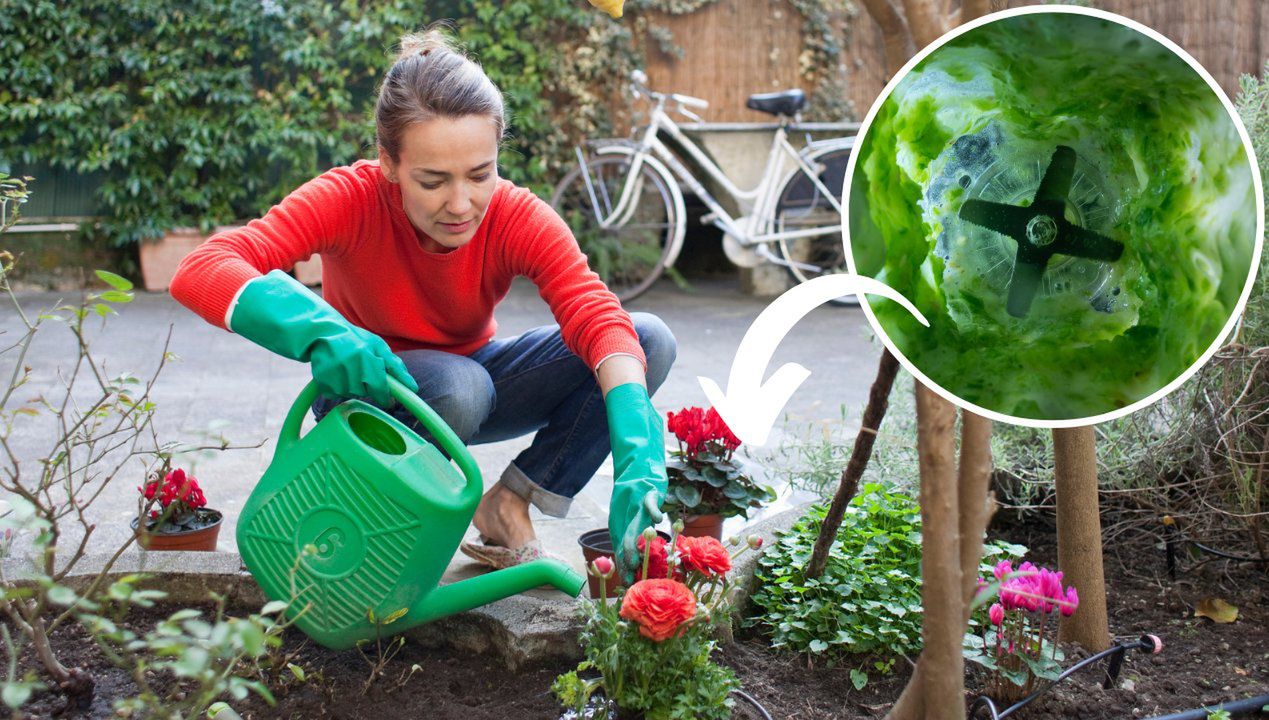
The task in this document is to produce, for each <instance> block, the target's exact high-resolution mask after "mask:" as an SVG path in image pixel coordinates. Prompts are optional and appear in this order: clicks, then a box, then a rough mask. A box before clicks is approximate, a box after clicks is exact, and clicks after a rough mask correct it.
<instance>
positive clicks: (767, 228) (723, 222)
mask: <svg viewBox="0 0 1269 720" xmlns="http://www.w3.org/2000/svg"><path fill="white" fill-rule="evenodd" d="M667 99H669V98H667V97H661V98H659V99H658V100H657V103H656V105H655V106H654V107H653V110H652V116H651V119H650V121H649V123H648V127H647V129H646V130H645V131H644V133H643V137H642V139H641V140H640V141H639V143H638V144H637V145H636V147H635V152H634V154H633V156H632V158H631V167H630V172H629V174H628V175H627V176H626V182H625V183H624V184H623V186H622V191H621V197H620V198H618V201H617V204H616V205H615V206H614V207H613V211H612V212H611V213H609V214H608V216H607V217H604V218H600V217H596V220H597V221H598V222H599V224H600V226H601V227H604V228H607V227H611V226H613V225H621V224H622V223H624V222H626V221H628V219H629V217H628V216H629V215H631V214H632V213H633V211H634V207H633V205H634V203H632V202H631V198H632V197H634V194H635V190H636V187H635V186H636V185H637V184H638V180H637V179H638V177H639V171H640V169H641V168H642V166H643V163H644V159H645V158H646V157H647V156H648V154H649V153H652V154H654V155H655V156H656V157H657V158H659V159H660V160H661V161H662V162H663V163H665V165H666V167H668V168H669V169H670V171H671V172H673V173H674V175H675V176H676V177H677V178H678V179H679V181H680V182H682V183H683V184H684V185H685V186H687V188H688V189H690V190H691V191H692V192H694V193H696V195H697V196H698V197H700V198H701V200H702V201H703V202H704V203H705V205H706V207H708V208H709V210H710V214H709V215H707V216H706V217H707V218H709V219H710V220H712V222H713V224H714V225H716V226H718V227H719V228H721V229H722V230H723V232H725V233H727V234H728V235H730V236H731V237H733V238H735V239H736V240H737V241H738V242H739V243H740V244H741V245H743V246H746V247H751V246H754V245H761V244H765V243H771V242H777V241H780V240H796V239H799V238H807V237H817V236H820V235H825V234H828V233H830V232H837V231H838V230H840V227H839V226H838V225H836V224H834V225H830V226H824V227H815V228H806V229H802V230H794V231H779V232H772V226H773V224H774V221H775V213H776V205H777V203H778V202H779V198H778V197H777V194H778V192H779V190H780V189H781V188H783V187H784V186H785V185H786V184H787V183H788V181H789V179H790V178H791V177H792V176H793V174H794V173H797V172H802V173H805V174H806V175H807V177H808V178H809V179H810V180H811V182H813V183H814V184H815V186H816V188H817V189H818V190H819V191H820V192H821V193H823V194H824V196H825V197H826V198H828V200H829V202H830V203H831V204H832V206H833V209H834V210H836V211H837V212H838V214H839V215H840V214H841V211H842V208H841V203H840V201H839V199H838V198H837V197H835V196H834V195H833V193H831V192H830V191H829V190H828V188H827V187H825V185H824V184H823V182H822V181H821V180H820V178H819V173H818V172H817V171H816V169H815V168H813V167H812V166H811V165H810V164H809V163H808V162H807V159H806V158H805V157H803V155H802V154H801V153H799V152H798V150H797V149H796V148H795V147H793V145H792V144H790V143H789V140H788V130H787V128H786V126H785V123H784V122H781V123H780V126H779V127H777V128H776V131H775V136H774V137H773V138H772V142H771V149H770V150H769V151H768V154H767V163H766V166H765V167H764V168H763V173H762V179H761V180H760V181H759V182H758V185H757V187H755V188H753V189H751V190H742V189H740V188H738V187H736V185H735V183H733V182H732V181H731V179H730V178H728V177H727V175H726V173H725V172H723V170H722V169H721V168H719V167H718V165H717V164H715V163H714V162H713V161H712V160H710V158H709V157H708V156H707V155H706V154H705V152H704V151H703V150H701V149H700V147H699V146H698V145H697V144H696V143H695V142H693V141H692V140H691V139H690V138H688V137H687V135H686V134H684V133H683V131H682V130H681V129H680V128H679V126H678V124H677V123H675V122H674V120H673V119H672V118H671V117H670V116H669V114H668V113H667V112H666V111H665V102H666V100H667ZM662 131H664V132H666V133H667V134H669V136H670V137H672V138H674V139H675V141H677V142H678V143H679V144H680V145H681V146H682V147H683V148H684V150H685V151H686V152H687V154H688V155H689V156H690V157H691V158H692V160H694V161H695V162H696V163H698V164H699V166H700V167H701V169H703V170H704V171H705V172H706V173H707V174H708V175H709V176H710V177H711V178H712V179H713V180H714V181H715V182H717V183H718V184H719V186H721V187H722V189H723V190H724V191H725V192H726V193H727V194H728V195H730V196H731V198H732V199H733V200H734V201H735V202H736V204H737V206H738V207H739V208H740V210H741V213H742V214H741V216H740V217H739V218H736V217H732V215H731V214H730V213H728V212H727V210H726V209H724V208H723V206H722V205H721V204H720V203H719V202H718V200H717V199H716V198H715V197H714V196H713V194H711V193H710V192H709V190H707V189H706V188H705V186H704V185H703V184H701V182H700V181H698V180H697V179H696V177H695V176H694V175H693V174H692V172H691V170H689V169H688V168H687V167H685V166H684V164H683V163H682V162H681V161H680V160H679V159H678V157H677V156H676V155H675V154H674V153H673V152H672V151H671V150H670V148H669V147H668V146H666V144H665V143H664V142H662V140H661V138H660V137H659V134H660V133H661V132H662ZM785 156H787V157H789V158H792V159H793V161H794V163H795V165H796V167H795V169H793V170H792V171H790V172H787V173H786V172H782V170H783V167H784V166H783V162H784V158H785ZM583 167H585V165H584V164H583ZM585 181H586V184H587V188H588V190H589V189H590V186H591V182H590V177H589V172H587V173H585ZM591 192H592V195H593V191H591ZM592 199H593V198H592ZM594 207H595V208H596V211H598V206H597V205H595V206H594ZM746 210H749V211H750V212H748V213H747V214H745V213H746Z"/></svg>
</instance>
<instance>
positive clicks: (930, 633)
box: [916, 383, 965, 720]
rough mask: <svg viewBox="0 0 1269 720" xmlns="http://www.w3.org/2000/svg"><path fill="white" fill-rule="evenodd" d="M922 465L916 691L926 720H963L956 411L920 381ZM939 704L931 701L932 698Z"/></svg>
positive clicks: (917, 390) (919, 417) (918, 406)
mask: <svg viewBox="0 0 1269 720" xmlns="http://www.w3.org/2000/svg"><path fill="white" fill-rule="evenodd" d="M916 406H917V454H918V456H919V458H920V468H921V538H922V540H921V604H922V607H923V608H924V616H923V621H922V629H921V634H922V639H923V643H924V649H923V650H922V651H921V657H922V660H923V663H922V664H923V665H924V666H925V670H924V672H923V673H922V687H921V694H922V695H924V696H925V698H926V699H927V700H930V702H926V703H925V718H926V720H964V718H965V703H964V700H963V698H964V695H965V661H964V659H963V657H962V656H961V638H962V636H963V635H964V621H963V619H962V612H963V608H964V602H963V601H962V598H961V564H960V538H959V537H958V535H959V532H960V530H959V515H960V513H959V511H958V507H957V506H958V504H959V503H958V497H957V489H956V484H957V483H956V444H955V437H954V436H953V434H952V433H953V429H954V426H955V424H956V409H955V408H954V407H953V406H952V404H951V403H949V402H948V401H946V400H944V399H943V398H941V397H939V396H938V395H936V394H935V393H934V392H933V391H932V390H929V389H927V388H926V387H925V386H924V385H921V384H920V383H918V384H917V388H916ZM936 699H937V700H938V702H934V700H936Z"/></svg>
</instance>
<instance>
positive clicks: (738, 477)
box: [661, 407, 775, 540]
mask: <svg viewBox="0 0 1269 720" xmlns="http://www.w3.org/2000/svg"><path fill="white" fill-rule="evenodd" d="M666 427H667V428H668V429H669V430H670V432H672V433H674V437H675V438H677V439H678V445H679V446H678V449H677V450H674V451H672V452H671V454H672V455H673V459H672V460H671V461H670V462H669V463H667V464H666V473H667V475H668V477H669V488H668V490H667V492H666V495H665V502H663V503H662V505H661V508H662V509H663V510H664V511H665V512H667V513H669V514H670V515H671V516H672V517H679V518H682V519H683V523H684V528H683V534H684V535H689V536H711V537H714V538H716V539H719V540H721V539H722V537H723V520H725V519H726V518H729V517H732V516H734V515H744V516H748V514H749V509H750V508H755V507H761V506H762V504H763V503H766V502H770V501H771V500H773V499H774V498H775V491H773V490H772V489H771V488H768V487H764V486H762V485H759V484H757V483H756V482H754V481H753V479H752V478H750V477H749V476H748V475H747V474H746V473H745V470H744V468H743V467H742V466H741V464H740V462H739V461H738V460H737V459H736V455H735V453H736V449H737V448H739V447H740V438H737V437H736V436H735V434H733V433H732V431H731V428H729V427H727V423H725V422H723V419H722V417H721V416H719V414H718V411H717V410H715V409H714V408H710V409H709V410H702V409H701V408H698V407H689V408H683V409H682V410H680V411H679V412H677V413H673V412H672V413H669V414H668V415H667V421H666Z"/></svg>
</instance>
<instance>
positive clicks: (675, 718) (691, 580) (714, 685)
mask: <svg viewBox="0 0 1269 720" xmlns="http://www.w3.org/2000/svg"><path fill="white" fill-rule="evenodd" d="M681 528H682V523H681V522H678V523H675V530H676V534H675V535H674V536H672V537H671V539H670V541H669V542H665V541H664V540H663V539H662V538H658V537H657V535H656V534H654V533H653V531H652V529H651V528H649V529H648V530H647V531H645V533H644V535H643V537H642V538H641V541H640V543H639V545H640V549H641V558H642V567H641V570H640V573H639V574H640V575H641V576H642V577H643V578H644V579H642V580H639V581H638V582H636V583H634V584H633V585H631V586H630V588H629V589H627V590H626V591H625V592H624V593H622V594H621V595H620V596H619V597H615V598H613V601H612V602H609V596H610V595H611V594H612V593H611V590H610V589H609V588H610V586H611V585H612V584H613V582H614V579H615V578H616V567H615V565H614V563H613V562H612V561H611V560H609V559H608V558H600V559H597V560H595V561H594V562H592V563H590V565H589V566H588V570H589V573H590V575H591V576H592V577H595V578H596V579H597V580H598V581H599V583H600V584H601V588H602V589H601V593H600V598H599V599H598V600H596V601H583V602H582V604H581V611H582V613H583V615H584V618H585V625H584V627H583V629H582V632H581V636H580V641H581V645H582V650H583V653H584V654H585V658H584V659H583V660H582V662H581V664H579V665H578V666H577V669H575V670H572V671H569V672H567V673H564V674H563V675H560V676H559V677H558V678H556V680H555V683H554V684H552V686H551V691H552V692H553V693H554V694H555V696H556V698H557V699H558V700H559V701H560V702H561V704H563V705H564V707H565V708H566V712H565V714H564V715H562V717H587V718H596V719H598V718H616V717H646V718H661V719H664V720H689V719H691V720H724V719H725V718H730V717H731V716H732V707H733V704H734V703H735V701H736V698H740V699H742V700H743V701H745V702H749V703H753V704H756V701H754V700H751V699H749V698H748V696H746V695H744V694H743V693H739V692H738V690H739V686H740V683H739V681H738V680H737V679H736V674H735V673H734V672H733V671H732V670H731V668H728V667H725V666H723V665H719V664H717V663H715V662H714V661H713V660H712V659H711V655H712V653H713V651H714V649H715V646H716V641H715V637H716V631H717V630H718V629H720V626H722V625H726V624H727V623H730V621H731V602H732V595H731V593H730V592H729V591H730V589H731V586H730V583H729V580H728V577H727V576H728V573H729V572H730V571H731V566H732V561H733V560H734V559H735V557H736V556H738V555H739V554H740V553H742V552H744V551H745V550H746V549H748V548H754V549H756V548H758V547H760V546H761V545H762V542H761V538H758V537H756V536H755V537H752V538H750V542H749V544H748V548H746V547H741V548H740V549H739V550H738V551H737V552H736V554H735V555H732V554H730V553H729V552H728V550H727V549H726V548H725V547H724V546H723V544H722V543H720V542H719V541H718V540H716V539H714V538H712V537H691V536H684V535H682V534H680V533H678V532H677V531H679V530H681ZM735 540H737V541H738V540H739V539H738V538H736V539H735ZM764 712H765V711H764ZM618 713H621V714H620V715H618ZM626 713H630V715H627V714H626ZM768 717H769V715H768Z"/></svg>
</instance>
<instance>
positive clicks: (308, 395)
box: [278, 375, 483, 489]
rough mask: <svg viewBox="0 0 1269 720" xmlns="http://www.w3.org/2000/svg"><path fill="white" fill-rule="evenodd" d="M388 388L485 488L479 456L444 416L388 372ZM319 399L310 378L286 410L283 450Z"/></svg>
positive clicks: (297, 434) (296, 438) (468, 475)
mask: <svg viewBox="0 0 1269 720" xmlns="http://www.w3.org/2000/svg"><path fill="white" fill-rule="evenodd" d="M388 390H389V391H391V392H392V397H394V398H396V399H397V402H399V403H401V404H402V405H404V406H405V409H406V410H409V411H410V414H411V415H413V416H414V417H416V418H418V419H419V422H421V423H423V427H425V428H427V430H428V432H430V433H432V437H433V438H435V439H436V442H437V444H439V445H440V446H441V449H442V450H444V451H445V453H446V454H447V455H449V456H450V457H451V458H452V459H453V460H454V462H455V463H457V464H458V468H459V469H460V470H462V471H463V476H464V477H465V478H467V487H469V488H470V487H471V486H472V484H473V483H475V486H476V488H477V489H480V488H482V487H483V481H482V480H481V479H480V468H479V466H477V465H476V459H475V458H473V457H472V456H471V453H470V452H468V451H467V446H466V445H464V444H463V441H462V440H459V439H458V436H457V435H455V434H454V431H453V430H451V429H450V427H449V425H447V424H446V423H445V421H444V420H443V419H441V416H440V415H437V414H436V411H435V410H433V409H432V408H431V407H430V406H428V404H427V403H425V402H423V399H422V398H420V397H419V396H418V395H415V394H414V392H413V391H411V390H410V389H409V388H407V387H406V386H404V385H402V384H401V383H400V382H398V381H397V379H396V378H394V377H392V376H391V375H389V376H388ZM315 400H317V384H316V383H314V382H309V384H307V385H305V386H304V389H303V390H301V391H300V396H299V397H297V398H295V402H294V403H293V404H292V405H291V409H290V411H289V412H287V414H286V419H285V420H283V421H282V432H280V433H279V434H278V450H279V451H282V450H286V449H289V448H290V447H291V446H292V445H294V444H295V443H297V442H299V439H300V426H301V425H302V424H303V423H304V415H305V414H307V413H308V409H309V408H310V407H311V406H312V405H313V401H315Z"/></svg>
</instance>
